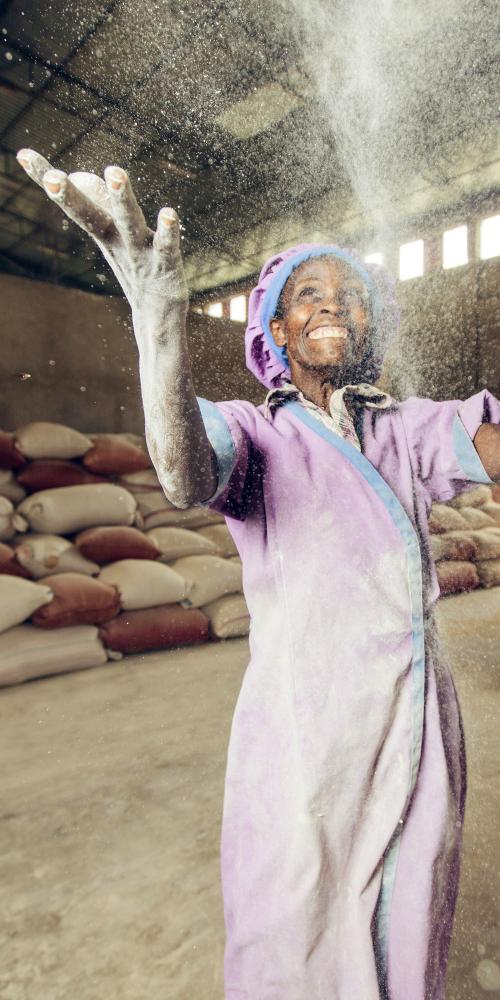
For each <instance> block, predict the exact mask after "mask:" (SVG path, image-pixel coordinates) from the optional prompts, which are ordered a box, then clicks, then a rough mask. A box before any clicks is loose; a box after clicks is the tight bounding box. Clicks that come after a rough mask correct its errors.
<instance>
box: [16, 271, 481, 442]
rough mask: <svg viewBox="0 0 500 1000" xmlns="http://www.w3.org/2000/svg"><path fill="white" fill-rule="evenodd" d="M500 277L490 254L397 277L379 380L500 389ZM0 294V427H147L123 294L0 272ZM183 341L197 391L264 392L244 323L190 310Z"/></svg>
mask: <svg viewBox="0 0 500 1000" xmlns="http://www.w3.org/2000/svg"><path fill="white" fill-rule="evenodd" d="M499 279H500V262H499V261H497V260H495V261H484V262H482V263H481V264H471V265H469V266H467V267H464V268H459V269H457V270H454V271H448V272H442V271H435V272H431V273H429V274H428V275H426V276H425V277H423V278H418V279H415V280H413V281H408V282H404V283H401V284H400V285H399V289H398V296H399V300H400V304H401V310H402V325H401V332H400V336H399V337H398V340H397V343H396V344H395V345H394V346H393V349H392V350H391V353H390V356H389V358H388V363H387V366H386V371H385V376H384V383H385V385H386V386H387V387H388V388H389V389H390V390H392V391H393V392H395V393H396V394H397V395H400V396H407V395H410V394H419V395H430V396H432V397H434V398H436V399H439V398H453V397H463V396H464V395H470V393H472V392H474V391H476V390H477V389H479V388H482V387H484V386H487V387H488V388H490V389H491V390H492V391H493V392H494V393H496V394H497V395H500V292H499ZM0 302H1V325H2V333H3V336H2V348H3V349H2V364H1V370H0V391H1V395H0V427H2V428H4V429H10V430H13V429H15V428H16V427H19V426H20V425H21V424H24V423H27V422H29V421H31V420H55V421H60V422H63V423H67V424H70V425H73V426H75V427H78V428H80V429H82V430H86V431H99V430H107V431H121V430H129V431H135V432H137V433H141V432H142V430H143V417H142V409H141V400H140V392H139V381H138V376H137V351H136V346H135V341H134V337H133V333H132V331H131V328H130V320H129V311H128V307H127V305H126V303H125V302H124V301H123V300H121V299H118V298H106V297H104V296H100V295H92V294H89V293H87V292H80V291H75V290H73V289H67V288H60V287H58V286H56V285H49V284H44V283H41V282H35V281H29V280H27V279H24V278H15V277H11V276H9V275H0ZM189 340H190V350H191V357H192V361H193V372H194V379H195V384H196V389H197V392H198V393H199V395H202V396H206V397H207V398H208V399H234V398H244V399H250V400H251V401H252V402H255V403H257V402H260V401H261V400H262V398H263V394H264V393H263V390H262V389H261V388H260V386H259V385H258V383H257V382H256V381H255V379H254V378H253V377H252V376H251V375H250V374H249V373H248V372H247V371H246V369H245V362H244V349H243V326H242V324H239V323H232V322H231V321H229V320H218V319H211V318H209V317H206V316H201V315H198V314H196V313H190V317H189ZM27 376H29V377H27Z"/></svg>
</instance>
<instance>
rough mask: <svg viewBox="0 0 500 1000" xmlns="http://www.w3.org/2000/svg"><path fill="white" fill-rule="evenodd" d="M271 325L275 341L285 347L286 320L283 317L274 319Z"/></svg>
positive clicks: (279, 345)
mask: <svg viewBox="0 0 500 1000" xmlns="http://www.w3.org/2000/svg"><path fill="white" fill-rule="evenodd" d="M269 326H270V327H271V333H272V335H273V340H274V343H275V344H276V345H277V346H278V347H284V346H285V344H286V335H285V321H284V320H283V319H272V320H271V322H270V324H269Z"/></svg>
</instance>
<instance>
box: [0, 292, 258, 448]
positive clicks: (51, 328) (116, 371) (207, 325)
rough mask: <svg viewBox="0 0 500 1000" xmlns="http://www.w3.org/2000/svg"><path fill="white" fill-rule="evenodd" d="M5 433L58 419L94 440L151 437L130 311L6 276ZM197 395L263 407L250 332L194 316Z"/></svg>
mask: <svg viewBox="0 0 500 1000" xmlns="http://www.w3.org/2000/svg"><path fill="white" fill-rule="evenodd" d="M0 302H1V312H0V316H1V319H0V323H1V328H2V362H1V368H0V427H2V428H3V429H6V430H14V429H15V428H16V427H19V426H20V425H21V424H25V423H28V422H29V421H31V420H54V421H59V422H62V423H67V424H69V425H71V426H75V427H78V428H80V429H82V430H85V431H103V430H106V431H123V430H127V431H134V432H136V433H142V431H143V426H144V424H143V416H142V407H141V399H140V391H139V379H138V375H137V368H138V362H137V349H136V345H135V340H134V336H133V333H132V330H131V327H130V315H129V310H128V306H127V304H126V302H125V301H124V300H122V299H119V298H115V297H113V298H106V297H105V296H102V295H92V294H90V293H88V292H80V291H77V290H74V289H68V288H61V287H58V286H56V285H49V284H45V283H43V282H37V281H30V280H27V279H25V278H15V277H11V276H9V275H0ZM189 339H190V351H191V357H192V362H193V372H194V379H195V384H196V390H197V392H198V394H199V395H201V396H206V397H207V398H208V399H232V398H235V397H236V398H238V397H241V396H243V397H244V398H246V399H251V400H253V401H255V402H260V400H261V398H262V392H261V390H260V387H259V385H258V383H257V382H256V381H255V379H254V378H252V376H251V375H250V374H249V373H248V372H247V371H246V369H245V363H244V350H243V326H242V324H240V323H232V322H230V321H221V320H216V319H211V318H209V317H205V316H199V315H197V314H195V313H190V317H189Z"/></svg>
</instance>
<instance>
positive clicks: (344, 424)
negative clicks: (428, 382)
mask: <svg viewBox="0 0 500 1000" xmlns="http://www.w3.org/2000/svg"><path fill="white" fill-rule="evenodd" d="M288 399H295V400H296V401H297V402H298V403H301V405H302V406H304V407H305V409H306V410H309V412H310V413H311V414H312V416H314V417H315V418H316V420H320V421H321V422H322V423H323V424H325V426H326V427H328V428H329V429H330V430H334V431H335V433H336V434H338V435H339V436H340V437H341V438H343V439H344V441H348V442H349V444H352V445H353V446H354V447H355V448H357V449H358V451H361V442H360V439H359V435H358V433H357V431H356V426H355V422H356V418H357V416H358V414H359V413H360V411H361V410H362V409H363V407H367V408H368V409H370V410H388V409H391V408H392V407H393V406H395V400H394V399H393V398H392V396H389V395H388V394H387V393H386V392H382V390H381V389H378V388H377V386H376V385H370V384H369V383H368V382H360V383H359V385H344V386H342V388H341V389H335V390H334V391H333V392H332V395H331V397H330V403H329V412H327V411H326V410H323V409H322V408H321V407H320V406H316V403H312V402H311V400H310V399H306V397H305V396H304V395H303V393H302V392H301V391H300V389H297V386H295V385H293V383H292V382H284V383H283V385H281V386H279V388H277V389H271V391H270V392H269V393H268V394H267V396H266V399H265V403H264V413H265V415H266V417H268V419H269V418H270V417H271V416H272V414H273V413H274V410H276V409H277V408H278V407H279V406H281V405H282V404H283V403H284V402H285V401H286V400H288Z"/></svg>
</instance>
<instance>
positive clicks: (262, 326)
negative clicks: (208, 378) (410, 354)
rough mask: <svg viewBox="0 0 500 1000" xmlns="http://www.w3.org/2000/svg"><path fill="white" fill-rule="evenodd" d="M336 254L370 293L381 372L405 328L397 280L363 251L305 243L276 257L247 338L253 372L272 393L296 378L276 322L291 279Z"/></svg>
mask: <svg viewBox="0 0 500 1000" xmlns="http://www.w3.org/2000/svg"><path fill="white" fill-rule="evenodd" d="M325 255H331V256H333V257H338V258H339V259H340V260H343V261H345V263H347V264H349V266H350V267H352V268H354V270H355V271H357V272H358V274H360V276H361V277H362V279H363V281H364V282H365V284H366V286H367V288H368V291H369V294H370V305H371V313H372V324H371V330H372V340H371V346H372V351H373V359H374V362H375V366H377V367H378V370H380V368H381V366H382V361H383V357H384V353H385V350H386V348H387V345H388V343H389V341H390V340H391V339H392V337H393V336H394V334H395V333H396V331H397V329H398V326H399V310H398V307H397V305H396V300H395V295H394V288H395V285H394V281H393V279H392V278H391V276H390V274H389V273H388V272H387V271H386V270H385V268H382V267H380V266H379V265H378V264H368V263H366V261H364V260H363V258H362V257H361V255H360V254H359V253H358V251H357V250H352V249H350V248H349V249H348V248H343V247H339V246H336V245H335V244H329V245H323V244H321V243H300V244H298V246H295V247H290V248H289V249H288V250H283V251H282V252H281V253H278V254H275V256H274V257H271V258H270V259H269V260H268V261H267V262H266V263H265V264H264V267H263V268H262V271H261V272H260V277H259V283H258V285H257V286H256V287H255V288H254V289H253V291H252V293H251V295H250V300H249V304H248V325H247V329H246V334H245V354H246V363H247V368H248V369H249V370H250V371H251V372H252V373H253V375H255V376H256V378H257V379H258V380H259V382H262V384H263V385H265V386H266V387H267V388H268V389H273V388H275V387H277V386H279V385H282V383H283V381H284V380H285V379H289V378H290V368H289V367H288V361H287V357H286V350H285V349H284V348H280V347H278V346H277V345H276V344H275V342H274V340H273V337H272V334H271V328H270V326H269V322H270V320H271V319H272V318H273V316H274V315H275V310H276V306H277V303H278V300H279V297H280V294H281V292H282V290H283V288H284V286H285V284H286V282H287V281H288V278H289V277H290V275H291V274H292V272H293V271H294V270H295V268H296V267H298V266H299V265H300V264H302V263H303V262H304V261H305V260H309V259H310V258H311V257H323V256H325Z"/></svg>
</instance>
